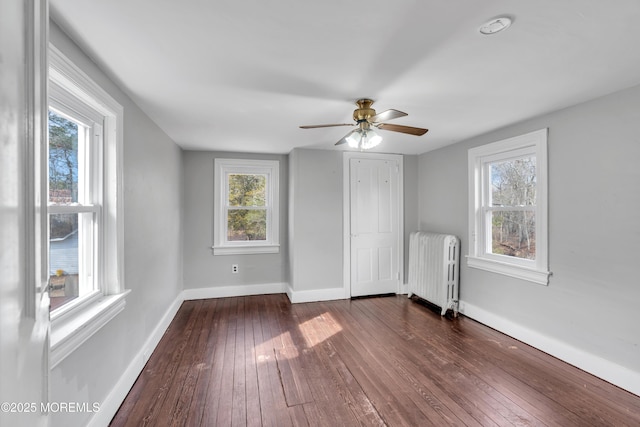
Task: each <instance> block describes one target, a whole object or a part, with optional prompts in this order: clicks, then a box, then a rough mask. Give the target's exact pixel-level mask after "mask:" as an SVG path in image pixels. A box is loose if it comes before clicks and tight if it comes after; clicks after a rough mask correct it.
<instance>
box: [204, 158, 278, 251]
mask: <svg viewBox="0 0 640 427" xmlns="http://www.w3.org/2000/svg"><path fill="white" fill-rule="evenodd" d="M278 175H279V165H278V162H277V161H272V160H244V159H242V160H240V159H216V160H215V182H214V184H215V185H214V209H215V214H214V215H215V216H216V218H215V220H214V246H213V253H214V255H228V254H245V253H278V252H279V251H280V246H279V244H278V242H279V240H278V239H279V235H278V222H279V217H278V206H279V204H278V203H279V202H278Z"/></svg>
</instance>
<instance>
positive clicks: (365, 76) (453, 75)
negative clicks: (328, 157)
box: [50, 0, 640, 154]
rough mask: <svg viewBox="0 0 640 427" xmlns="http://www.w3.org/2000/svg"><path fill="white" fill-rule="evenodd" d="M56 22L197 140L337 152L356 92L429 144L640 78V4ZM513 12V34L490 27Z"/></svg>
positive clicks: (112, 7) (282, 3)
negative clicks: (489, 31) (484, 31)
mask: <svg viewBox="0 0 640 427" xmlns="http://www.w3.org/2000/svg"><path fill="white" fill-rule="evenodd" d="M50 2H51V13H52V16H53V18H54V20H55V21H56V22H57V23H58V24H59V25H60V26H61V27H62V28H63V29H64V30H65V31H66V32H67V33H68V34H69V35H70V36H71V37H72V38H73V39H74V40H76V42H77V43H78V44H79V45H80V46H81V47H82V48H83V49H84V50H85V52H87V53H88V54H89V56H91V57H92V58H93V59H94V60H95V61H96V62H97V63H98V64H99V65H100V66H101V68H102V69H103V70H105V71H106V72H107V74H108V75H109V76H110V77H111V78H112V79H113V80H114V81H116V82H117V83H118V84H119V85H120V86H121V87H122V88H123V89H124V90H125V92H127V93H128V94H129V96H130V97H131V98H132V99H133V100H134V101H135V102H136V103H137V104H138V105H139V106H140V107H141V108H142V109H143V110H144V111H145V112H146V113H147V114H148V115H149V116H150V117H151V118H152V119H153V120H154V121H155V122H156V123H157V124H158V125H159V126H160V127H161V128H162V129H163V130H164V131H165V132H166V133H167V134H168V135H169V136H170V137H171V138H173V140H174V141H175V142H176V143H177V144H179V145H180V146H181V147H183V148H185V149H197V150H222V151H242V152H256V153H288V152H289V151H291V150H292V149H293V148H295V147H306V148H317V149H344V148H342V147H344V146H341V147H340V148H338V147H334V145H333V144H334V143H335V142H337V141H338V140H339V139H341V138H342V137H343V136H344V135H345V134H346V133H347V132H348V131H349V130H350V128H347V127H342V128H340V127H334V128H323V129H310V130H303V129H299V128H298V126H299V125H309V124H324V123H345V122H350V121H351V114H352V111H353V110H354V109H355V108H356V106H355V105H354V101H355V100H357V99H359V98H363V97H369V98H372V99H374V100H375V101H376V103H375V105H374V108H376V109H377V111H378V112H381V111H383V110H386V109H389V108H395V109H398V110H402V111H405V112H407V113H409V115H408V116H407V117H403V118H399V119H396V120H393V122H392V123H397V124H404V125H409V126H418V127H426V128H429V132H428V133H427V134H426V135H424V136H420V137H416V136H412V135H404V134H399V133H395V132H388V131H381V134H382V135H383V137H384V141H383V143H382V144H381V145H380V146H379V147H378V148H376V149H375V151H382V152H394V153H404V154H417V153H423V152H426V151H429V150H433V149H435V148H439V147H442V146H444V145H447V144H451V143H455V142H458V141H461V140H464V139H467V138H469V137H472V136H475V135H478V134H482V133H485V132H488V131H491V130H493V129H496V128H500V127H503V126H505V125H507V124H510V123H513V122H517V121H521V120H524V119H527V118H529V117H532V116H537V115H540V114H543V113H545V112H549V111H553V110H557V109H559V108H563V107H567V106H570V105H574V104H577V103H580V102H583V101H586V100H588V99H592V98H595V97H598V96H601V95H604V94H607V93H611V92H614V91H617V90H620V89H623V88H627V87H630V86H634V85H636V84H638V83H640V48H639V46H638V44H639V42H640V1H638V0H615V1H604V0H535V1H532V0H484V1H478V0H456V1H451V0H394V1H389V0H384V1H383V0H369V1H361V0H323V1H311V0H181V1H176V0H93V1H87V0H50ZM501 15H507V16H509V17H511V18H512V19H513V21H514V23H513V25H512V26H511V28H509V29H508V30H506V31H504V32H502V33H499V34H495V35H490V36H483V35H481V34H480V33H479V32H478V28H479V27H480V25H481V24H483V23H484V22H485V21H487V20H489V19H490V18H495V17H497V16H501Z"/></svg>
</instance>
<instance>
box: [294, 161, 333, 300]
mask: <svg viewBox="0 0 640 427" xmlns="http://www.w3.org/2000/svg"><path fill="white" fill-rule="evenodd" d="M289 158H290V162H291V163H290V165H291V178H290V188H291V195H290V201H289V209H290V218H289V234H290V242H291V243H290V245H291V260H290V268H291V269H290V271H291V273H290V278H291V283H290V285H291V288H292V290H293V291H294V292H299V291H310V290H319V289H335V288H342V287H343V283H342V152H340V151H327V150H309V149H294V150H293V151H292V152H291V154H290V155H289Z"/></svg>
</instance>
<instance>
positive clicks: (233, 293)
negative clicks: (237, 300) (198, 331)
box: [182, 283, 289, 301]
mask: <svg viewBox="0 0 640 427" xmlns="http://www.w3.org/2000/svg"><path fill="white" fill-rule="evenodd" d="M288 287H289V284H288V283H265V284H259V285H239V286H220V287H213V288H191V289H185V290H183V291H182V299H183V300H184V301H187V300H194V299H207V298H225V297H244V296H248V295H267V294H283V293H285V292H286V291H287V288H288Z"/></svg>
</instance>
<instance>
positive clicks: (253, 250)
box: [211, 245, 280, 255]
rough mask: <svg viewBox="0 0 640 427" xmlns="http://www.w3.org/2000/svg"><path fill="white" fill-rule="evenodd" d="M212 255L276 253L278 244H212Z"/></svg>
mask: <svg viewBox="0 0 640 427" xmlns="http://www.w3.org/2000/svg"><path fill="white" fill-rule="evenodd" d="M211 249H213V254H214V255H243V254H277V253H280V245H259V246H212V247H211Z"/></svg>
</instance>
